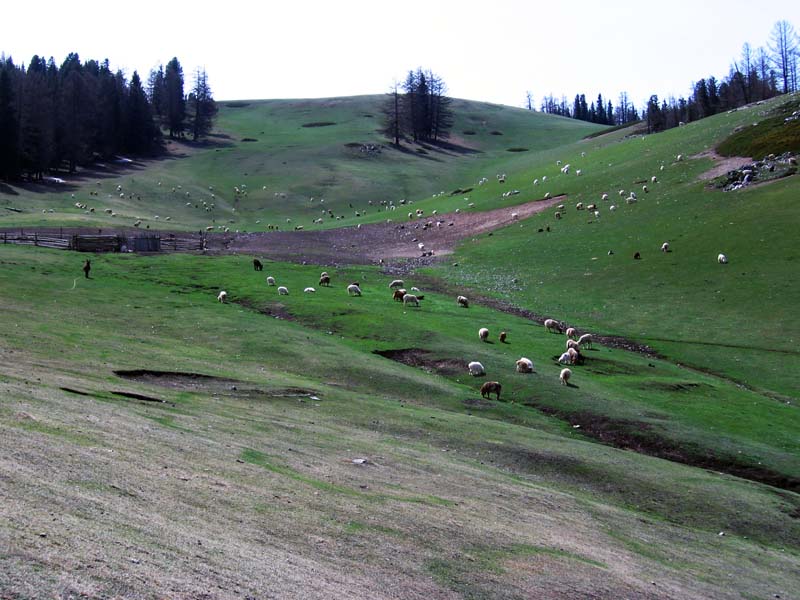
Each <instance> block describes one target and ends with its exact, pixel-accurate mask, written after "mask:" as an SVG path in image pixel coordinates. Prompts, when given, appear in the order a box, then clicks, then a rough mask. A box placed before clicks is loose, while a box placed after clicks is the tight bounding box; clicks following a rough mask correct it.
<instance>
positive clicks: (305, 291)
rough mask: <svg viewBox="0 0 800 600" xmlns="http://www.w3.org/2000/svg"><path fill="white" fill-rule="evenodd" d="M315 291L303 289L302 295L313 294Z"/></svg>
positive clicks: (308, 288) (310, 288)
mask: <svg viewBox="0 0 800 600" xmlns="http://www.w3.org/2000/svg"><path fill="white" fill-rule="evenodd" d="M316 291H317V290H315V289H314V288H312V287H307V288H306V289H304V290H303V293H304V294H313V293H315V292H316Z"/></svg>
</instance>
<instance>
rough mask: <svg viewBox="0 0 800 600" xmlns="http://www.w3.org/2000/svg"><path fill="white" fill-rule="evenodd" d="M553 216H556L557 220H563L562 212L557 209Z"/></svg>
mask: <svg viewBox="0 0 800 600" xmlns="http://www.w3.org/2000/svg"><path fill="white" fill-rule="evenodd" d="M553 216H554V217H555V218H556V221H560V220H561V213H560V212H558V211H556V213H555V214H554V215H553Z"/></svg>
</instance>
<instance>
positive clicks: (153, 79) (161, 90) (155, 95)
mask: <svg viewBox="0 0 800 600" xmlns="http://www.w3.org/2000/svg"><path fill="white" fill-rule="evenodd" d="M166 95H167V91H166V84H165V83H164V67H163V65H158V70H156V69H153V70H152V71H150V76H149V77H148V79H147V96H148V98H150V107H151V109H152V111H153V114H154V115H156V116H157V117H158V121H159V123H161V122H163V121H164V118H165V117H166V112H167V111H166V106H165V100H166Z"/></svg>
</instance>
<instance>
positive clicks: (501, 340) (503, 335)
mask: <svg viewBox="0 0 800 600" xmlns="http://www.w3.org/2000/svg"><path fill="white" fill-rule="evenodd" d="M507 336H508V334H506V332H505V331H501V332H500V343H501V344H505V343H506V337H507Z"/></svg>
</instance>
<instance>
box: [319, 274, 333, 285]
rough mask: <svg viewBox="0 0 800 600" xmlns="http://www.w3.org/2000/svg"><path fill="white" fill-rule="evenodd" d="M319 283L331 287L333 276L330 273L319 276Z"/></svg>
mask: <svg viewBox="0 0 800 600" xmlns="http://www.w3.org/2000/svg"><path fill="white" fill-rule="evenodd" d="M319 285H324V286H325V287H329V286H330V285H331V277H330V275H328V274H325V275H322V276H321V277H320V278H319Z"/></svg>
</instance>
